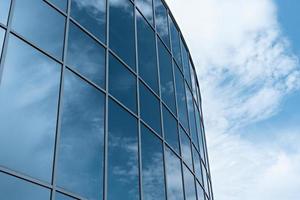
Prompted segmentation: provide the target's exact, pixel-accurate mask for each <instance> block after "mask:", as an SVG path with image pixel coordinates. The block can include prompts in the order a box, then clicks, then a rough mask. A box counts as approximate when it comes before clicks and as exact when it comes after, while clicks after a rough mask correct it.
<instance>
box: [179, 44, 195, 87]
mask: <svg viewBox="0 0 300 200" xmlns="http://www.w3.org/2000/svg"><path fill="white" fill-rule="evenodd" d="M181 52H182V65H183V73H184V77H185V79H186V80H187V82H188V84H189V86H190V87H191V85H192V84H191V73H190V62H189V54H188V51H187V49H186V48H185V46H184V44H183V42H182V40H181Z"/></svg>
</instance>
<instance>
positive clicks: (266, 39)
mask: <svg viewBox="0 0 300 200" xmlns="http://www.w3.org/2000/svg"><path fill="white" fill-rule="evenodd" d="M167 2H168V5H169V7H170V8H171V10H172V11H173V14H174V16H175V18H176V20H177V22H178V24H179V26H180V27H181V30H182V32H183V34H184V36H185V39H186V42H187V44H188V46H189V47H190V51H191V53H192V57H193V60H194V63H195V65H196V68H197V73H198V77H199V80H200V85H201V90H202V97H203V110H204V115H205V116H204V117H205V124H206V134H207V140H208V147H209V149H208V150H209V156H210V165H211V172H212V181H213V189H214V196H215V199H216V200H253V199H255V200H269V199H272V200H283V199H286V200H299V199H300V190H299V189H300V105H299V104H300V61H299V59H300V14H299V10H300V1H299V0H167Z"/></svg>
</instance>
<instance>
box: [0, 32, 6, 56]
mask: <svg viewBox="0 0 300 200" xmlns="http://www.w3.org/2000/svg"><path fill="white" fill-rule="evenodd" d="M4 36H5V31H4V29H2V28H0V56H1V52H2V46H3V41H4Z"/></svg>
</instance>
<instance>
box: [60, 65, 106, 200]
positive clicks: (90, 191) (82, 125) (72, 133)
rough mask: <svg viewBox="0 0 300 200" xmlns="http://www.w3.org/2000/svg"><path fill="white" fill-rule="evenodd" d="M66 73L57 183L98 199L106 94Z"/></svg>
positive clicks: (101, 169) (100, 191)
mask: <svg viewBox="0 0 300 200" xmlns="http://www.w3.org/2000/svg"><path fill="white" fill-rule="evenodd" d="M64 76H65V78H64V93H63V99H62V101H63V107H62V122H61V134H60V144H59V155H58V167H57V184H58V185H59V186H60V187H63V188H65V189H67V190H69V191H71V192H73V193H78V194H80V195H81V196H83V197H86V198H88V199H99V198H100V197H101V196H102V183H103V180H102V177H103V175H102V171H103V139H104V95H103V94H102V92H100V91H98V90H97V89H95V88H94V87H93V86H91V85H89V84H88V83H87V82H85V81H83V80H82V79H80V78H79V77H78V76H76V75H75V74H73V73H72V72H71V71H69V70H66V72H65V75H64ZM78 158H80V159H78Z"/></svg>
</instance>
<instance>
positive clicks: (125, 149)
mask: <svg viewBox="0 0 300 200" xmlns="http://www.w3.org/2000/svg"><path fill="white" fill-rule="evenodd" d="M137 136H138V133H137V120H136V118H135V117H133V116H132V115H131V114H130V113H128V112H127V111H125V110H124V109H123V108H121V107H120V106H119V105H118V104H117V103H115V102H114V101H113V100H109V110H108V194H107V195H108V197H107V199H108V200H115V199H122V200H138V199H139V179H138V143H137Z"/></svg>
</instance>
